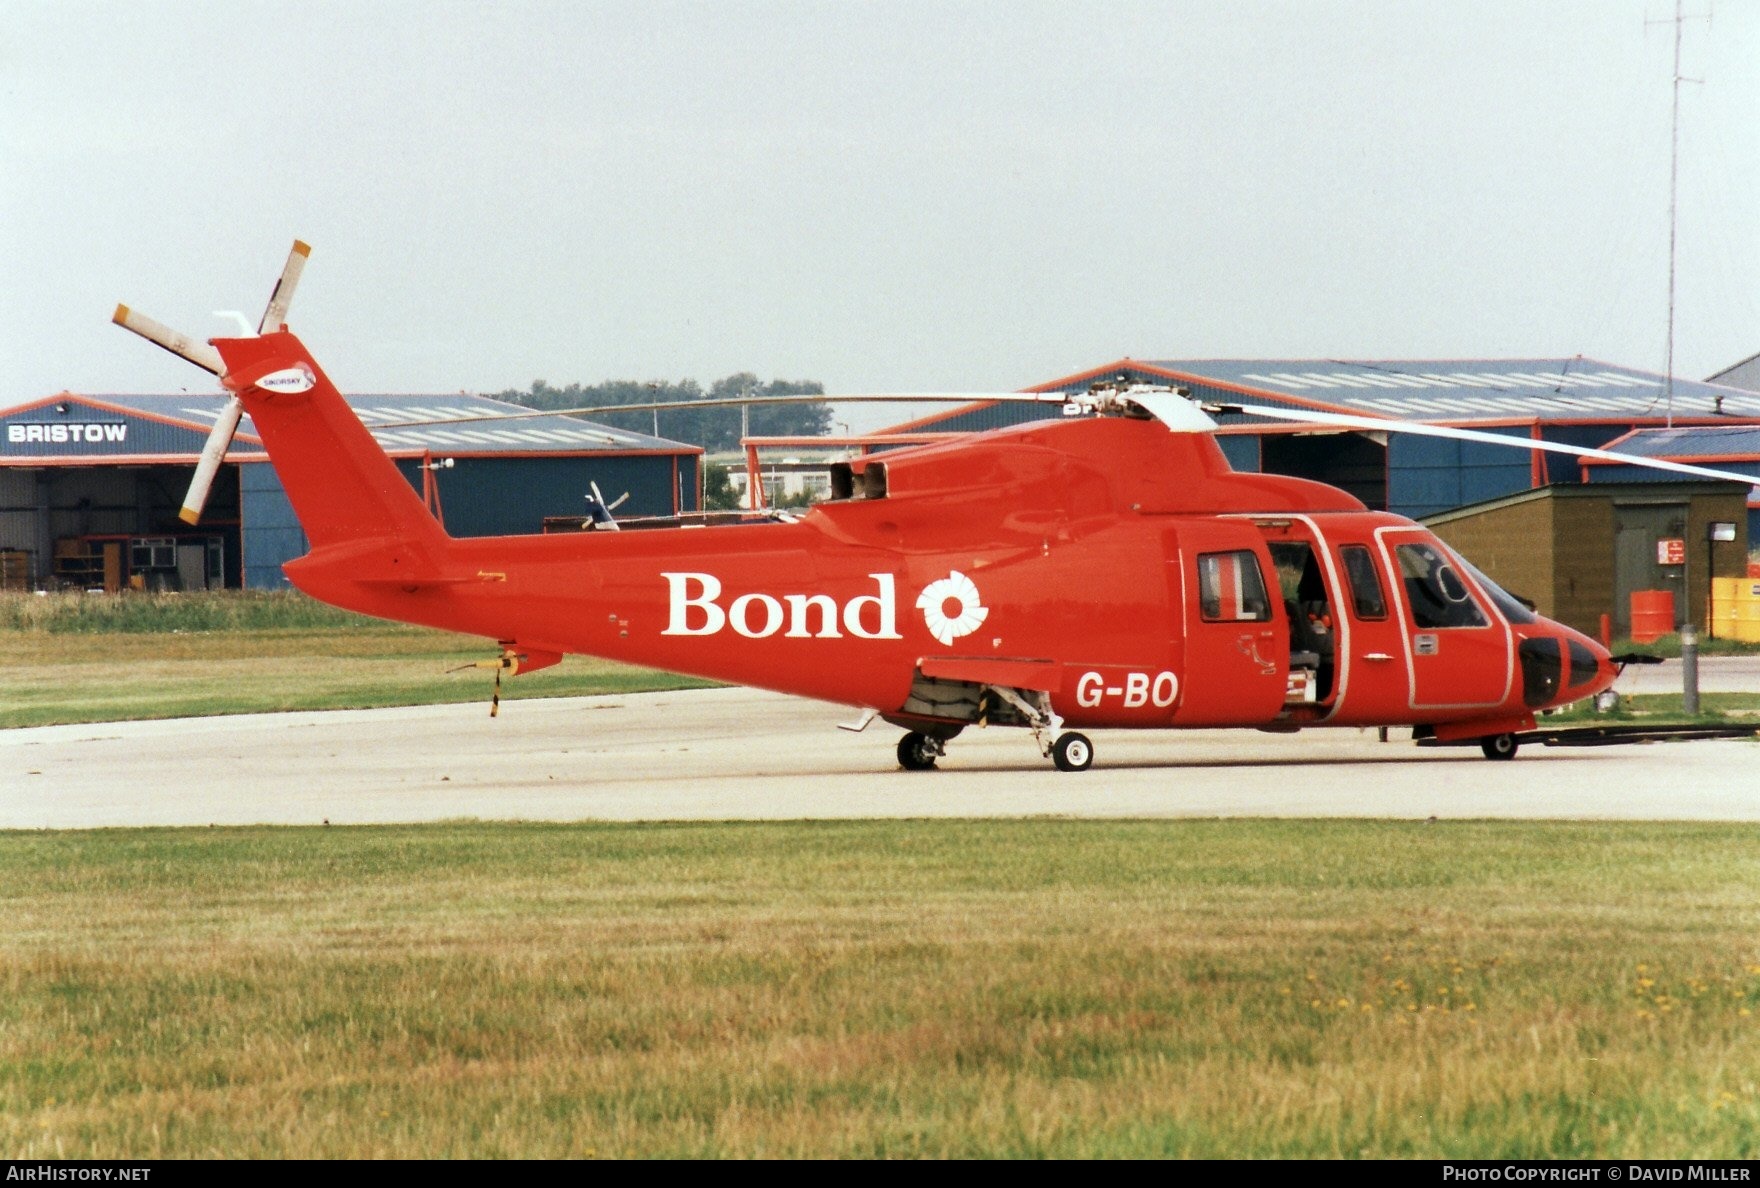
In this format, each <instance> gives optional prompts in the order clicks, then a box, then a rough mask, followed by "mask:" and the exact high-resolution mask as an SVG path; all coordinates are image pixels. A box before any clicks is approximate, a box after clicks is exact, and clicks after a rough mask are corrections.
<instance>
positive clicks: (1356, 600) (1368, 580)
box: [1338, 545, 1387, 619]
mask: <svg viewBox="0 0 1760 1188" xmlns="http://www.w3.org/2000/svg"><path fill="white" fill-rule="evenodd" d="M1338 555H1339V557H1340V559H1342V560H1343V561H1344V576H1345V580H1346V581H1347V582H1349V583H1350V587H1351V604H1352V606H1353V607H1354V608H1355V609H1356V612H1357V618H1359V619H1385V618H1386V617H1387V599H1386V598H1385V597H1383V595H1382V593H1381V578H1380V575H1378V574H1377V573H1376V572H1375V558H1373V557H1371V556H1370V555H1369V550H1368V549H1366V548H1364V547H1363V546H1362V545H1345V546H1344V547H1343V548H1342V549H1340V550H1338Z"/></svg>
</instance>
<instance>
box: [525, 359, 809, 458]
mask: <svg viewBox="0 0 1760 1188" xmlns="http://www.w3.org/2000/svg"><path fill="white" fill-rule="evenodd" d="M824 391H825V386H824V385H823V384H820V383H817V382H815V381H812V380H770V381H769V382H767V383H765V382H760V381H759V379H758V377H757V376H755V375H753V374H752V373H751V372H749V371H742V372H739V373H737V374H735V375H729V376H725V377H723V378H722V379H718V380H716V381H715V382H714V383H712V384H710V385H709V387H708V388H707V389H705V388H703V387H702V386H701V385H699V384H698V383H697V381H696V380H692V379H686V380H679V381H678V382H676V383H673V382H669V381H655V382H652V383H642V382H641V381H639V380H607V381H605V382H604V383H599V384H569V385H568V386H567V387H565V388H557V387H552V386H551V385H550V384H549V383H547V382H546V381H544V380H534V381H533V382H532V386H531V388H530V389H529V390H527V391H520V390H518V389H510V390H509V391H506V392H497V393H495V394H494V398H495V399H497V400H505V401H508V402H509V403H512V404H523V405H525V406H526V407H527V408H534V409H546V408H556V409H561V408H594V407H601V406H606V405H620V404H650V403H659V402H665V403H667V404H677V405H679V407H678V408H676V409H673V408H667V409H662V410H661V411H659V412H658V413H653V412H647V411H642V412H609V413H594V414H592V417H591V419H592V420H594V421H596V422H598V423H599V424H602V425H609V426H611V427H612V428H614V429H625V430H628V431H630V432H632V433H654V434H658V435H659V436H661V437H665V438H670V439H671V440H673V441H682V442H688V443H690V444H692V445H700V446H702V447H703V448H704V449H705V450H708V451H710V452H719V451H723V450H732V449H737V448H738V447H739V438H740V408H739V406H737V405H724V406H712V407H695V408H693V407H692V405H693V404H694V403H695V402H698V401H702V400H709V399H731V398H734V397H740V396H797V395H821V394H823V393H824ZM747 416H748V417H749V430H748V431H749V432H750V433H751V434H752V436H754V437H758V436H763V437H797V436H798V437H822V436H824V435H825V434H826V433H829V432H830V431H831V406H830V405H828V404H753V405H750V406H749V407H748V411H747Z"/></svg>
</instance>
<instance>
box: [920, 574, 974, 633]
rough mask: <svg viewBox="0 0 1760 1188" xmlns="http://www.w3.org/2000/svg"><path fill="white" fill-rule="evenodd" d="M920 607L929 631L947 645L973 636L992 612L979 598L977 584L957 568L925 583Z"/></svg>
mask: <svg viewBox="0 0 1760 1188" xmlns="http://www.w3.org/2000/svg"><path fill="white" fill-rule="evenodd" d="M917 609H918V610H920V611H922V612H923V623H924V625H925V626H927V627H928V628H929V634H930V635H933V636H934V637H935V638H936V639H938V640H940V641H941V642H942V643H944V644H951V643H952V642H953V641H954V640H956V639H958V638H959V637H960V636H962V635H970V634H971V633H972V632H974V631H976V630H977V629H978V628H979V627H981V626H983V624H984V620H985V619H986V618H988V617H989V615H990V608H989V607H986V606H985V605H984V604H983V603H982V602H980V601H979V597H978V587H977V586H976V585H974V584H973V582H972V579H971V578H969V577H967V576H966V575H965V574H963V573H961V572H960V571H959V570H957V569H956V570H954V571H953V572H952V573H950V574H948V575H947V576H946V577H944V578H942V579H941V580H940V581H936V582H930V583H929V584H928V585H927V586H924V587H923V592H922V593H921V594H919V595H917Z"/></svg>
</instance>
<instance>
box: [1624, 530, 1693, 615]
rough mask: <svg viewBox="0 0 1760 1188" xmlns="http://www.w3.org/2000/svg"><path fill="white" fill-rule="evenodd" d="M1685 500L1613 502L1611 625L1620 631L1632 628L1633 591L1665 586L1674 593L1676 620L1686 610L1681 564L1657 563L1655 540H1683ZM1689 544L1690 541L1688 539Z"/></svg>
mask: <svg viewBox="0 0 1760 1188" xmlns="http://www.w3.org/2000/svg"><path fill="white" fill-rule="evenodd" d="M1686 535H1687V505H1686V504H1684V503H1616V504H1614V506H1613V625H1614V630H1615V631H1616V632H1617V633H1619V634H1620V635H1629V634H1630V633H1631V630H1632V594H1633V593H1634V592H1635V591H1638V590H1667V591H1669V592H1670V593H1672V594H1673V595H1674V613H1675V622H1677V623H1678V622H1680V621H1681V617H1682V615H1683V612H1684V611H1685V610H1686V606H1685V600H1686V586H1685V585H1684V584H1683V582H1682V580H1681V579H1682V577H1683V573H1684V566H1680V565H1659V564H1657V561H1656V542H1657V541H1659V540H1685V539H1686ZM1688 543H1689V544H1690V543H1691V542H1688Z"/></svg>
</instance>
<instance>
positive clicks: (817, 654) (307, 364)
mask: <svg viewBox="0 0 1760 1188" xmlns="http://www.w3.org/2000/svg"><path fill="white" fill-rule="evenodd" d="M308 251H309V249H307V248H306V246H305V245H304V244H301V243H296V244H295V247H294V251H293V253H292V254H291V255H290V256H289V258H288V265H287V268H286V269H285V270H284V272H283V274H282V277H281V280H280V281H279V282H278V283H277V285H276V288H275V291H274V293H273V294H272V296H271V298H270V302H269V307H268V309H267V311H266V312H265V314H264V317H263V321H262V324H261V326H260V328H259V334H258V335H256V336H254V337H241V338H216V339H213V340H211V342H210V343H209V344H206V345H204V344H201V343H196V342H193V341H192V340H190V339H188V338H186V337H184V336H182V335H178V334H176V333H174V332H173V331H171V330H169V329H167V328H166V327H164V326H162V325H160V324H159V323H157V322H153V321H152V320H151V319H148V318H145V317H142V316H141V315H139V314H137V313H135V312H133V311H131V310H129V309H128V308H127V307H126V306H119V307H118V308H117V311H116V315H115V319H114V320H115V321H116V322H118V323H119V324H121V325H123V326H125V327H127V328H128V329H131V330H134V331H135V332H137V333H139V334H141V335H143V336H144V337H146V338H148V339H149V340H151V341H153V342H155V343H156V344H158V345H160V346H163V347H165V348H166V349H168V350H171V351H173V352H175V353H177V354H179V355H181V356H183V357H184V358H186V359H189V360H190V361H192V362H194V363H196V364H197V365H198V366H201V367H203V368H205V369H206V370H209V371H211V372H213V373H214V374H216V375H218V376H219V377H220V380H221V382H222V384H223V385H224V386H225V388H226V389H227V390H228V391H229V392H231V393H232V396H233V399H232V400H231V401H229V403H228V410H227V413H226V414H225V415H223V416H222V417H221V418H220V421H219V423H218V424H217V425H216V427H215V430H214V433H213V435H212V437H211V438H210V439H209V441H208V444H207V448H206V449H205V450H204V452H203V456H202V462H201V465H200V466H199V467H198V468H197V474H196V478H195V481H194V483H193V484H192V486H191V492H190V497H189V499H188V500H186V507H185V512H184V516H185V518H186V519H189V520H192V522H193V520H194V519H195V517H197V516H199V514H200V508H201V505H202V502H203V501H204V499H205V497H206V492H207V486H208V484H209V482H210V481H211V480H212V477H213V474H214V472H215V470H216V469H217V468H218V466H219V463H220V460H221V458H222V457H223V456H224V454H225V452H226V449H227V446H228V445H229V443H230V440H231V436H232V433H233V430H234V429H235V428H236V426H237V424H238V421H239V418H240V416H241V414H242V413H244V412H248V413H249V414H250V416H251V418H252V420H253V421H254V423H255V425H256V430H257V432H258V434H259V435H260V436H261V438H262V441H263V443H264V446H265V447H266V449H267V451H268V454H269V457H270V460H271V462H272V463H273V465H274V467H275V470H276V472H277V473H278V475H279V476H280V479H281V482H282V484H283V486H284V487H285V489H286V492H287V495H288V497H289V499H290V500H291V502H292V504H293V507H294V509H295V511H296V513H297V514H298V516H299V520H300V522H301V524H302V525H303V527H304V529H305V533H306V536H307V538H308V540H309V542H310V545H311V551H310V553H309V554H307V555H306V556H305V557H302V558H300V559H298V560H296V561H293V562H291V563H289V564H288V565H287V566H286V572H287V576H288V578H289V579H290V580H291V581H292V582H293V584H294V585H295V586H297V587H298V588H299V589H301V590H303V591H305V592H306V593H307V594H310V595H311V596H313V597H315V598H318V599H321V600H322V601H324V602H328V603H331V604H333V605H336V606H340V607H345V608H347V609H350V610H354V611H359V612H361V613H363V614H368V615H375V616H378V617H380V618H385V619H393V620H398V621H402V622H408V623H418V624H423V625H426V626H430V627H437V628H441V629H444V630H448V631H457V632H465V633H468V634H473V635H480V636H484V637H487V638H488V639H492V640H495V641H497V643H498V644H499V645H500V656H499V658H498V659H496V660H491V661H485V662H484V666H485V667H491V666H492V667H494V669H495V672H496V683H497V688H498V687H499V681H500V677H501V675H502V673H504V672H505V673H506V674H508V675H510V676H511V675H516V674H518V673H521V672H531V671H535V670H537V669H541V668H545V667H548V666H550V665H553V664H555V663H557V662H558V661H559V660H560V659H561V658H562V656H563V655H565V654H567V653H582V654H588V655H594V656H601V657H607V658H610V659H614V660H620V661H625V662H628V663H631V664H640V665H647V666H650V667H655V668H661V669H667V670H670V671H674V672H680V673H689V674H693V675H697V676H702V677H708V678H712V679H716V680H721V681H728V682H734V683H739V684H745V685H754V686H758V687H762V688H766V689H772V690H777V691H779V692H783V693H790V694H795V695H798V696H802V697H810V698H815V699H818V700H822V701H829V702H836V703H842V704H846V705H850V706H854V707H857V708H859V709H861V710H864V711H865V714H864V716H863V718H862V719H861V721H860V723H859V724H857V725H854V726H851V727H849V728H850V729H861V728H862V727H865V726H866V725H867V724H868V723H869V722H871V721H872V720H873V718H874V717H876V716H878V717H880V718H883V719H884V720H886V721H887V722H890V723H892V724H893V725H895V726H898V727H900V728H901V729H903V730H904V731H905V734H904V736H903V737H902V738H901V739H900V740H899V742H898V747H897V756H898V762H899V764H900V765H901V766H903V767H904V768H906V769H909V770H923V769H926V768H931V767H934V766H935V764H936V762H937V760H938V759H939V758H940V757H941V756H943V755H944V754H945V753H946V748H947V745H948V743H949V742H950V741H951V740H952V739H954V738H955V737H956V736H958V735H959V734H960V733H961V732H962V731H963V730H965V729H967V728H968V727H973V726H979V727H982V726H1014V727H1023V728H1025V729H1026V730H1028V731H1029V732H1031V735H1032V737H1033V738H1034V739H1035V741H1036V742H1037V743H1038V745H1039V748H1040V751H1041V753H1042V754H1044V755H1046V756H1048V757H1049V758H1050V759H1051V760H1052V762H1053V763H1054V764H1055V765H1056V766H1057V768H1058V769H1059V770H1062V771H1081V770H1084V769H1086V768H1087V767H1089V765H1090V764H1091V763H1092V762H1093V760H1094V746H1093V743H1092V742H1091V741H1090V739H1089V738H1088V736H1087V735H1086V734H1084V733H1082V732H1083V731H1085V730H1090V729H1097V728H1107V729H1115V728H1128V729H1179V728H1183V727H1249V728H1253V729H1257V730H1266V731H1273V732H1293V731H1296V730H1300V729H1303V728H1305V727H1319V726H1357V727H1388V726H1400V727H1413V728H1414V736H1415V737H1417V738H1420V739H1427V740H1430V741H1432V742H1435V743H1443V744H1446V743H1465V744H1468V745H1470V744H1471V743H1472V742H1475V741H1476V742H1478V744H1479V745H1480V747H1481V749H1482V750H1483V752H1484V754H1485V756H1486V757H1487V758H1489V759H1510V758H1512V757H1513V756H1514V755H1515V753H1516V750H1517V747H1518V744H1519V742H1520V741H1521V736H1522V735H1523V734H1524V732H1528V731H1532V730H1533V729H1534V726H1535V716H1536V715H1537V714H1539V713H1541V712H1542V711H1545V710H1549V709H1552V708H1555V707H1558V706H1562V705H1565V704H1567V703H1570V702H1574V701H1577V700H1580V699H1582V698H1585V697H1590V696H1593V695H1594V694H1596V693H1599V692H1601V691H1602V690H1604V689H1606V688H1607V687H1608V686H1609V685H1610V684H1611V683H1612V682H1613V680H1614V678H1615V676H1616V675H1617V674H1618V672H1619V667H1620V665H1619V663H1618V662H1617V661H1616V660H1615V658H1613V657H1612V656H1610V655H1609V654H1608V652H1607V650H1606V649H1604V648H1603V647H1602V646H1601V645H1600V644H1599V643H1598V642H1596V641H1595V640H1593V639H1591V638H1589V637H1587V636H1585V635H1583V634H1582V633H1580V632H1578V631H1575V630H1573V629H1571V628H1569V627H1566V626H1564V625H1563V624H1560V623H1556V622H1553V621H1551V620H1549V619H1546V618H1543V617H1541V616H1539V615H1537V614H1535V613H1534V612H1533V611H1532V610H1531V609H1530V608H1529V607H1528V606H1526V605H1524V604H1523V603H1522V602H1521V601H1519V600H1517V599H1516V598H1514V597H1512V596H1510V595H1509V594H1508V593H1506V592H1505V591H1503V590H1501V589H1499V588H1498V586H1497V585H1496V584H1495V583H1493V582H1492V581H1491V580H1490V579H1488V578H1487V577H1485V575H1484V574H1482V573H1480V572H1479V571H1478V570H1476V569H1474V568H1473V566H1472V565H1471V564H1469V563H1468V562H1467V561H1466V559H1465V558H1463V557H1461V556H1459V555H1458V554H1457V553H1455V552H1454V551H1453V550H1451V549H1450V548H1449V547H1448V546H1447V545H1446V544H1444V543H1443V542H1442V541H1441V540H1439V539H1438V538H1437V537H1436V536H1434V535H1433V534H1431V533H1430V532H1429V531H1427V530H1426V529H1424V528H1422V527H1420V526H1419V525H1418V524H1416V523H1414V522H1412V521H1410V520H1407V519H1404V518H1402V517H1400V516H1397V515H1391V514H1388V513H1385V512H1376V511H1370V510H1368V509H1367V508H1366V507H1365V506H1364V505H1363V504H1362V503H1361V502H1359V501H1358V500H1357V499H1355V498H1354V497H1352V496H1350V495H1347V494H1345V493H1344V492H1343V491H1340V490H1337V489H1336V488H1333V487H1330V486H1327V485H1325V484H1322V483H1318V482H1313V481H1309V480H1305V479H1297V478H1289V477H1284V476H1280V475H1274V474H1256V473H1241V472H1237V471H1234V470H1233V469H1231V468H1230V466H1229V464H1228V462H1227V461H1226V459H1225V458H1224V457H1223V454H1222V451H1221V449H1220V448H1219V447H1218V446H1217V444H1216V442H1215V440H1214V438H1213V434H1212V432H1211V431H1212V430H1213V429H1214V428H1215V422H1214V421H1213V420H1212V418H1211V416H1210V415H1209V413H1207V412H1206V411H1205V410H1204V409H1202V408H1200V407H1199V406H1198V405H1196V404H1194V403H1193V402H1192V401H1190V400H1188V399H1186V398H1185V397H1184V395H1183V394H1181V393H1180V392H1179V391H1178V390H1170V389H1166V388H1159V389H1157V388H1147V387H1130V388H1100V389H1096V390H1092V391H1089V392H1086V393H1079V394H1075V395H1063V394H1056V395H1052V396H1042V395H1011V396H1010V397H1009V398H1011V399H1027V400H1034V401H1041V402H1043V401H1048V400H1055V401H1056V402H1057V403H1060V404H1063V405H1064V408H1063V410H1062V411H1063V412H1064V413H1065V414H1066V415H1065V416H1064V417H1063V418H1062V419H1061V420H1055V421H1040V422H1035V423H1031V424H1026V425H1021V426H1017V427H1014V428H1006V429H998V430H993V431H989V432H984V433H977V434H973V435H971V436H969V437H965V438H962V439H960V440H955V441H944V442H938V443H935V444H930V445H922V446H915V447H910V448H903V449H898V450H895V451H892V452H889V453H886V454H883V455H878V456H871V457H867V458H863V459H856V460H853V461H851V462H848V463H843V464H838V465H837V466H835V467H834V468H833V478H832V488H833V490H832V498H831V499H830V500H829V501H827V502H823V503H820V504H817V505H815V506H813V507H812V508H810V509H808V510H806V511H805V512H804V513H803V514H801V515H799V516H798V518H786V519H785V518H778V517H776V516H752V517H749V518H747V519H746V520H745V521H743V522H738V523H731V524H720V525H705V526H699V527H696V528H694V529H692V530H688V531H687V530H684V529H683V527H682V524H683V523H684V522H688V521H687V520H684V519H681V520H680V521H679V525H680V526H676V527H670V528H667V527H660V528H656V529H654V530H643V531H628V530H625V531H616V530H614V529H617V528H619V527H620V525H618V523H617V522H616V521H615V520H614V519H613V518H612V517H611V515H610V513H609V512H608V511H601V510H597V509H596V510H595V512H594V518H595V520H596V521H598V522H597V524H596V528H598V529H600V530H595V531H586V532H580V533H564V534H552V535H526V536H504V537H480V538H454V537H451V536H448V535H447V533H446V532H445V530H444V529H443V528H442V526H441V525H440V523H439V522H437V520H436V519H435V517H434V515H433V514H431V513H430V512H429V510H428V509H427V507H426V506H425V505H424V504H423V502H422V500H421V499H420V497H419V496H418V495H417V493H416V492H415V490H414V489H412V487H411V486H410V484H409V483H408V482H407V481H406V480H405V479H404V478H403V476H402V475H401V474H399V473H398V471H397V469H396V468H395V466H394V465H393V464H392V462H391V461H390V459H388V458H387V457H386V455H385V453H384V452H383V450H382V449H381V448H380V447H379V445H378V444H377V442H375V440H374V439H373V437H372V435H371V434H370V433H369V432H368V431H367V429H366V428H365V427H364V426H363V425H362V423H361V422H360V420H359V419H358V418H357V417H356V416H355V415H354V413H353V411H352V410H351V409H350V408H349V406H348V404H347V402H345V401H344V400H343V398H342V396H341V395H340V394H339V393H338V391H337V389H336V388H335V387H334V386H333V385H332V384H331V382H330V380H329V379H328V378H327V377H326V376H325V374H324V372H323V371H322V369H320V368H319V366H318V365H317V363H316V362H315V361H314V360H313V358H312V356H311V354H310V353H309V352H308V351H307V350H306V348H305V346H304V345H303V344H302V343H301V342H300V341H299V339H297V338H296V337H294V336H293V335H292V334H291V333H289V332H288V331H287V329H286V327H285V325H284V319H285V316H286V313H287V308H288V302H289V301H290V299H291V295H292V291H293V287H294V285H295V283H296V282H297V281H298V278H299V275H300V271H301V269H302V268H303V264H304V261H305V258H306V255H307V252H308ZM869 398H874V397H869ZM892 398H893V399H910V400H920V399H924V398H925V397H924V396H922V395H912V396H909V397H892ZM934 398H942V399H958V400H971V399H974V398H975V397H974V396H972V395H971V394H962V395H954V394H944V395H942V396H939V397H934ZM986 398H990V399H994V398H995V397H993V396H991V397H986ZM813 399H822V400H843V399H846V397H815V398H813ZM625 407H626V408H627V407H633V406H625ZM641 407H646V406H641ZM581 411H589V410H581ZM1211 411H1215V410H1211ZM1226 411H1231V412H1235V411H1238V412H1247V413H1251V414H1253V415H1259V416H1266V417H1270V418H1273V419H1279V420H1285V421H1287V420H1291V419H1296V420H1315V421H1318V422H1320V423H1324V424H1331V425H1346V424H1348V425H1350V426H1352V427H1358V428H1373V429H1379V430H1389V429H1392V430H1407V431H1414V432H1423V433H1431V434H1435V435H1440V436H1457V437H1467V438H1471V439H1475V440H1490V441H1493V442H1496V443H1498V444H1505V445H1507V444H1511V443H1510V439H1508V438H1502V437H1496V436H1493V435H1488V434H1476V433H1474V432H1473V431H1470V430H1458V429H1446V428H1443V427H1439V426H1429V425H1421V424H1412V423H1408V422H1396V421H1388V420H1382V419H1379V418H1369V417H1363V418H1352V417H1341V416H1336V415H1330V414H1318V413H1316V414H1303V413H1297V412H1292V411H1291V410H1289V409H1283V408H1275V409H1272V408H1257V409H1255V408H1251V407H1247V406H1229V408H1228V409H1227V410H1226ZM552 415H553V414H552ZM1521 444H1522V445H1524V446H1528V447H1534V446H1544V443H1521ZM1556 448H1560V449H1562V450H1563V452H1568V453H1576V454H1587V455H1591V456H1594V455H1603V454H1604V452H1603V451H1593V450H1583V449H1577V448H1573V447H1556ZM1634 461H1642V460H1638V459H1634ZM1667 468H1668V469H1677V470H1683V471H1684V472H1686V473H1693V474H1700V475H1704V474H1711V475H1715V476H1716V477H1723V478H1731V477H1733V478H1737V479H1742V477H1743V476H1739V475H1727V474H1724V473H1723V472H1718V471H1706V470H1704V469H1702V468H1697V467H1683V466H1680V465H1678V464H1671V465H1669V466H1668V467H1667ZM1744 481H1750V482H1751V481H1752V480H1751V479H1746V480H1744ZM600 507H601V508H602V507H603V503H602V501H601V504H600Z"/></svg>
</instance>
